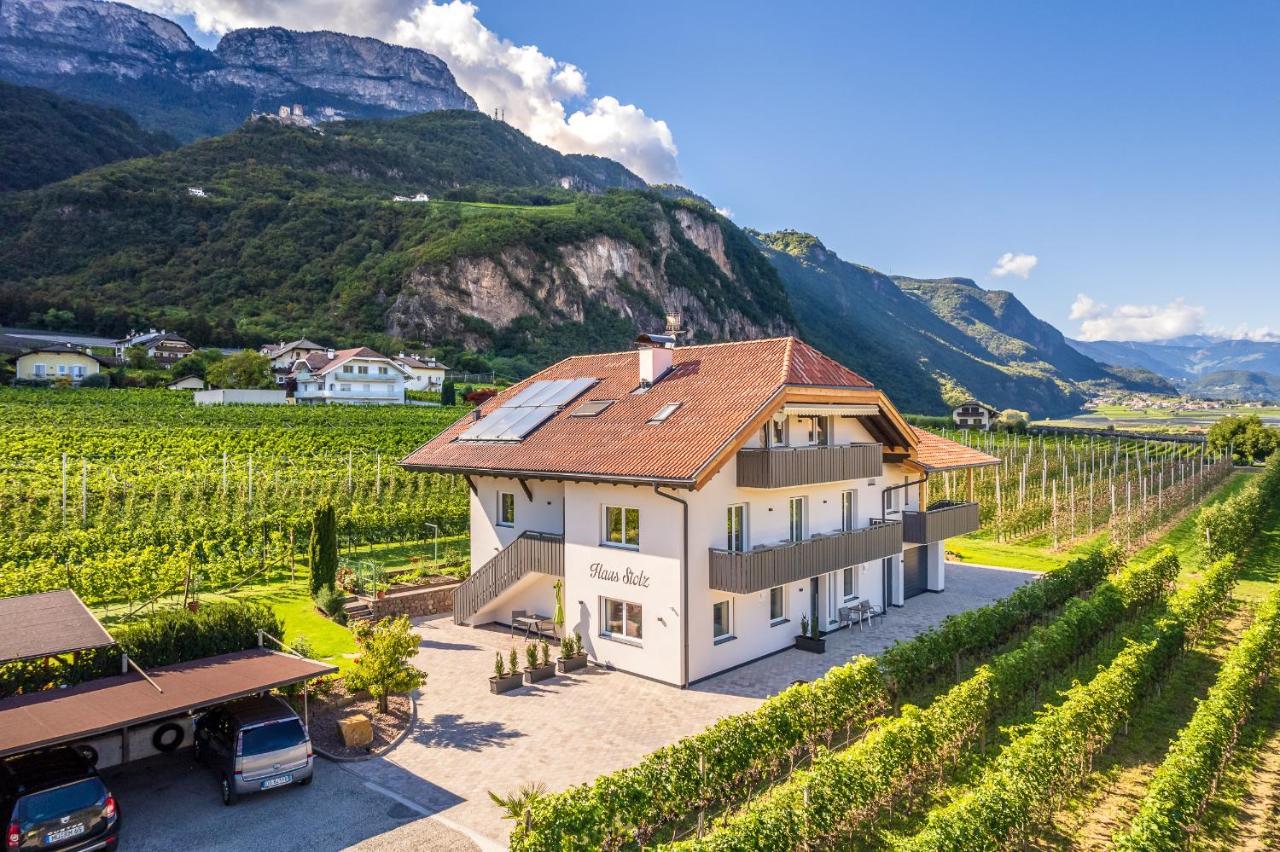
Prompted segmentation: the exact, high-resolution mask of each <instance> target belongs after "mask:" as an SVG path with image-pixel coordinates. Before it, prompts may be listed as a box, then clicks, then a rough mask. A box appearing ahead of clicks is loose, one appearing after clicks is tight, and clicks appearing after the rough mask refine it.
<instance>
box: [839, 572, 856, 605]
mask: <svg viewBox="0 0 1280 852" xmlns="http://www.w3.org/2000/svg"><path fill="white" fill-rule="evenodd" d="M840 573H841V574H842V575H843V577H842V580H843V588H842V589H841V591H842V592H843V594H844V599H845V600H849V598H851V597H853V569H852V568H846V569H844V570H843V571H841V572H840Z"/></svg>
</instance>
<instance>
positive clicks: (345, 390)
mask: <svg viewBox="0 0 1280 852" xmlns="http://www.w3.org/2000/svg"><path fill="white" fill-rule="evenodd" d="M338 390H340V391H342V392H343V393H351V385H339V386H338Z"/></svg>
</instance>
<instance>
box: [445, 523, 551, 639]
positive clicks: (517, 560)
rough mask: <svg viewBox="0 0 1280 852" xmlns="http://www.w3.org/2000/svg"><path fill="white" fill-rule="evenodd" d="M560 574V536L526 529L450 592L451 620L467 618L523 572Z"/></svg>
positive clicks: (465, 621) (463, 622)
mask: <svg viewBox="0 0 1280 852" xmlns="http://www.w3.org/2000/svg"><path fill="white" fill-rule="evenodd" d="M531 573H538V574H546V575H548V576H551V577H563V576H564V536H562V535H556V534H553V533H544V532H534V531H533V530H526V531H525V532H522V533H520V535H519V536H518V537H517V538H516V540H515V541H513V542H511V543H510V544H508V545H507V546H506V547H504V548H503V549H502V550H500V551H498V552H497V553H495V554H494V556H493V558H492V559H490V560H489V561H488V562H486V563H484V564H483V565H481V566H480V567H479V568H477V569H475V570H474V571H472V572H471V576H470V577H468V578H467V579H466V580H464V581H463V582H462V585H460V586H458V588H457V589H456V590H455V591H454V594H453V623H454V624H466V623H467V621H468V620H469V619H470V618H471V617H472V616H474V615H475V614H476V613H477V612H479V611H480V610H481V609H483V608H484V607H486V606H488V605H489V604H490V603H492V602H493V601H494V600H496V599H497V597H498V596H499V595H501V594H502V593H503V592H505V591H506V590H507V589H509V588H511V587H512V586H513V585H515V584H516V583H517V582H519V581H520V580H521V579H522V578H524V577H525V576H526V575H527V574H531Z"/></svg>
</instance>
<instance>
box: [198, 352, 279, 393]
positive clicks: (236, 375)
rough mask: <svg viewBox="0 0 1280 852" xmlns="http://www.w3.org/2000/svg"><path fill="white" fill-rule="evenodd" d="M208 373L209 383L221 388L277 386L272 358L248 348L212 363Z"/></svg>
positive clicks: (254, 388)
mask: <svg viewBox="0 0 1280 852" xmlns="http://www.w3.org/2000/svg"><path fill="white" fill-rule="evenodd" d="M206 375H207V376H208V379H209V384H211V385H214V386H215V387H220V388H248V389H250V390H264V389H269V388H273V387H275V381H274V380H273V379H272V378H271V360H270V359H269V358H267V356H266V355H259V354H258V353H257V352H253V351H251V350H248V349H245V350H244V351H242V352H237V353H236V354H234V355H228V356H227V357H226V358H223V359H222V360H221V361H218V362H217V363H216V364H211V365H210V366H209V368H208V370H207V371H206Z"/></svg>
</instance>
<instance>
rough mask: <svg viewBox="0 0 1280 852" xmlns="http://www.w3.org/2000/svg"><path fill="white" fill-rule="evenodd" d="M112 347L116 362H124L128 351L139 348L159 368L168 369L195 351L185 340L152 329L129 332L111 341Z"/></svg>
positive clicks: (176, 335)
mask: <svg viewBox="0 0 1280 852" xmlns="http://www.w3.org/2000/svg"><path fill="white" fill-rule="evenodd" d="M112 346H113V347H114V348H115V356H116V360H118V361H121V362H124V361H125V360H126V359H127V357H128V356H127V355H126V353H127V352H128V350H129V349H131V348H132V347H134V346H141V347H142V348H143V349H145V350H146V353H147V357H148V358H152V359H154V360H155V361H156V363H158V364H159V365H160V366H161V367H170V366H172V365H173V364H174V362H176V361H180V360H182V359H183V358H185V357H187V356H188V355H190V354H191V353H192V352H195V351H196V350H195V347H194V346H192V345H191V344H190V343H189V342H187V339H186V338H184V337H182V336H181V335H178V334H174V333H173V332H170V331H165V330H164V329H163V328H162V329H160V330H159V331H156V330H155V329H154V328H153V329H151V330H150V331H145V332H136V331H131V332H129V334H128V335H127V336H125V337H122V338H120V339H119V340H116V341H113V342H112Z"/></svg>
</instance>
